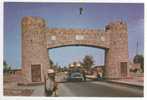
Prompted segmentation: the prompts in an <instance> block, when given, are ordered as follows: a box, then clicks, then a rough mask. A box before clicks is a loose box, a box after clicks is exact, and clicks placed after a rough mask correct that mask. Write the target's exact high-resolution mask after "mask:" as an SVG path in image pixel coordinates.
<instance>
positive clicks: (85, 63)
mask: <svg viewBox="0 0 147 100" xmlns="http://www.w3.org/2000/svg"><path fill="white" fill-rule="evenodd" d="M92 65H94V60H93V57H92V56H90V55H86V56H85V57H84V59H83V62H82V66H83V67H85V68H86V69H89V68H90V67H92Z"/></svg>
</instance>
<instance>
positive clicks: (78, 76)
mask: <svg viewBox="0 0 147 100" xmlns="http://www.w3.org/2000/svg"><path fill="white" fill-rule="evenodd" d="M82 80H83V75H82V74H81V73H79V72H74V73H71V74H70V75H69V77H68V78H67V81H82Z"/></svg>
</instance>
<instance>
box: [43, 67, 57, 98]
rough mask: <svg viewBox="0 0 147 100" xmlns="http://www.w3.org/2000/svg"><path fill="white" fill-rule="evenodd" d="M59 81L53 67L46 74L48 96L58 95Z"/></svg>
mask: <svg viewBox="0 0 147 100" xmlns="http://www.w3.org/2000/svg"><path fill="white" fill-rule="evenodd" d="M56 92H57V83H56V80H55V72H54V70H52V69H49V70H48V75H47V76H45V93H46V96H52V95H54V96H57V93H56Z"/></svg>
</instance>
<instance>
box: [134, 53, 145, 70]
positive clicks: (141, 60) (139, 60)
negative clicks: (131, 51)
mask: <svg viewBox="0 0 147 100" xmlns="http://www.w3.org/2000/svg"><path fill="white" fill-rule="evenodd" d="M133 62H134V63H135V64H137V63H139V64H140V67H141V69H142V71H143V72H144V56H143V55H139V54H138V55H136V56H135V57H134V59H133Z"/></svg>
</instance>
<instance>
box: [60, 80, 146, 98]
mask: <svg viewBox="0 0 147 100" xmlns="http://www.w3.org/2000/svg"><path fill="white" fill-rule="evenodd" d="M58 96H64V97H65V96H72V97H73V96H74V97H142V96H143V89H140V88H137V87H129V86H122V85H116V84H112V83H107V82H102V81H88V82H65V83H59V90H58Z"/></svg>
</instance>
